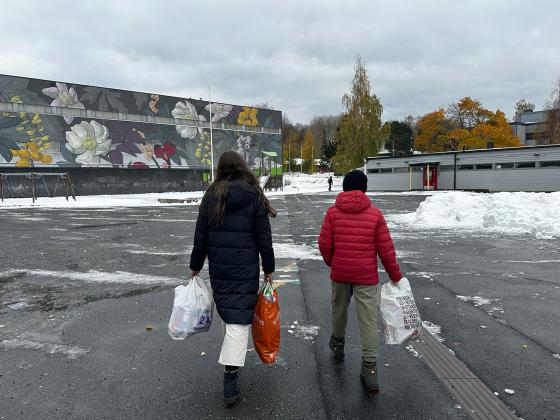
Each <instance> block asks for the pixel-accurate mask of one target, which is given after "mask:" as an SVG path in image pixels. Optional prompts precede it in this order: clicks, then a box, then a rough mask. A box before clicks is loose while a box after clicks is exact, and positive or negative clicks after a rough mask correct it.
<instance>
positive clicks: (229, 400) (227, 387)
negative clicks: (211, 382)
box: [224, 366, 241, 407]
mask: <svg viewBox="0 0 560 420" xmlns="http://www.w3.org/2000/svg"><path fill="white" fill-rule="evenodd" d="M238 372H239V368H237V367H229V366H226V369H225V371H224V402H225V403H226V406H227V407H232V406H234V405H235V403H236V402H237V401H238V400H239V399H240V398H241V392H240V391H239V384H238V383H237V373H238Z"/></svg>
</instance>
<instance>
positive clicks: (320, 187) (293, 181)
mask: <svg viewBox="0 0 560 420" xmlns="http://www.w3.org/2000/svg"><path fill="white" fill-rule="evenodd" d="M329 175H332V174H329V173H321V174H302V173H296V172H292V173H286V174H284V193H294V192H296V193H306V192H322V191H328V189H329V184H328V183H327V180H328V179H329ZM342 179H343V177H341V176H333V185H332V189H333V191H342Z"/></svg>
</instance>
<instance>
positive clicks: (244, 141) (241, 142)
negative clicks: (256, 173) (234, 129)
mask: <svg viewBox="0 0 560 420" xmlns="http://www.w3.org/2000/svg"><path fill="white" fill-rule="evenodd" d="M250 149H251V136H239V138H238V139H237V150H236V152H237V153H239V154H240V155H241V156H243V158H244V159H245V161H247V154H248V153H249V150H250Z"/></svg>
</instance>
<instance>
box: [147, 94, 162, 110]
mask: <svg viewBox="0 0 560 420" xmlns="http://www.w3.org/2000/svg"><path fill="white" fill-rule="evenodd" d="M150 98H151V100H150V103H149V104H148V107H149V108H150V111H152V112H153V113H154V114H157V113H159V110H158V109H157V103H158V101H159V95H150Z"/></svg>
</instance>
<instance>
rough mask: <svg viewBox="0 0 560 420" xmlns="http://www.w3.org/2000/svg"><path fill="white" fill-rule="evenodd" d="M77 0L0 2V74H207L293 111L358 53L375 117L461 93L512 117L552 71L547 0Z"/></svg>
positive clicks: (348, 75)
mask: <svg viewBox="0 0 560 420" xmlns="http://www.w3.org/2000/svg"><path fill="white" fill-rule="evenodd" d="M83 3H86V2H78V3H76V2H70V1H57V2H40V1H20V2H11V3H7V4H6V5H4V6H3V16H4V17H5V18H4V19H3V25H2V29H0V35H1V36H2V40H3V46H2V50H1V51H0V73H8V74H18V75H24V76H31V77H40V78H47V79H58V80H67V81H71V82H76V83H84V84H94V85H103V86H111V87H118V88H123V89H132V90H140V91H148V92H158V93H167V94H172V95H181V96H190V97H194V98H198V97H207V95H208V85H209V84H212V90H213V97H214V99H216V100H221V101H224V102H231V103H239V104H252V103H256V102H268V103H269V104H270V105H272V106H273V107H275V108H276V109H280V110H282V111H284V112H285V113H287V114H288V116H289V117H290V118H291V119H292V120H294V121H299V122H307V121H309V120H310V118H311V117H312V116H313V115H317V114H332V113H338V112H340V111H341V109H342V107H341V97H342V95H343V94H344V93H346V92H348V91H349V89H350V83H351V80H352V76H353V65H354V60H355V57H356V54H358V53H359V54H361V55H362V57H363V60H364V62H365V63H366V65H367V67H368V71H369V75H370V78H371V81H372V85H373V88H374V91H375V93H376V94H377V95H378V96H379V97H380V99H381V101H382V103H383V105H384V109H385V112H384V118H385V119H395V118H396V119H399V118H402V117H404V116H406V115H408V114H412V115H419V114H424V113H426V112H430V111H432V110H433V109H435V108H437V107H439V106H446V105H448V104H449V103H450V102H452V101H454V100H457V99H459V98H461V97H462V96H465V95H470V96H473V97H476V98H478V99H480V100H481V101H482V102H483V104H484V105H486V106H487V107H491V108H498V107H499V108H500V109H502V110H503V111H505V112H506V114H508V115H511V114H512V109H513V104H514V103H515V102H516V100H517V99H519V98H521V97H525V98H527V99H528V100H530V101H532V102H535V103H536V104H537V106H538V107H540V106H542V105H543V104H544V102H545V101H546V99H547V98H548V94H549V92H550V90H551V84H552V82H553V81H554V80H555V79H556V77H558V75H560V46H559V45H558V43H557V40H558V39H560V28H559V25H557V18H556V16H558V12H560V4H557V2H554V1H545V0H537V1H531V2H529V1H521V0H513V1H506V0H498V1H492V2H488V1H483V0H478V1H474V0H473V1H467V2H443V1H436V0H430V1H422V2H418V1H413V0H410V1H399V2H395V1H392V2H390V1H354V0H346V1H306V2H295V1H284V2H270V3H268V2H259V1H242V0H239V1H235V2H230V1H225V0H224V1H215V2H197V3H194V2H184V1H168V2H164V3H160V4H155V3H153V2H148V1H134V2H133V1H124V0H123V1H114V0H112V1H96V2H87V4H83ZM6 16H7V17H8V18H6Z"/></svg>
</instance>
